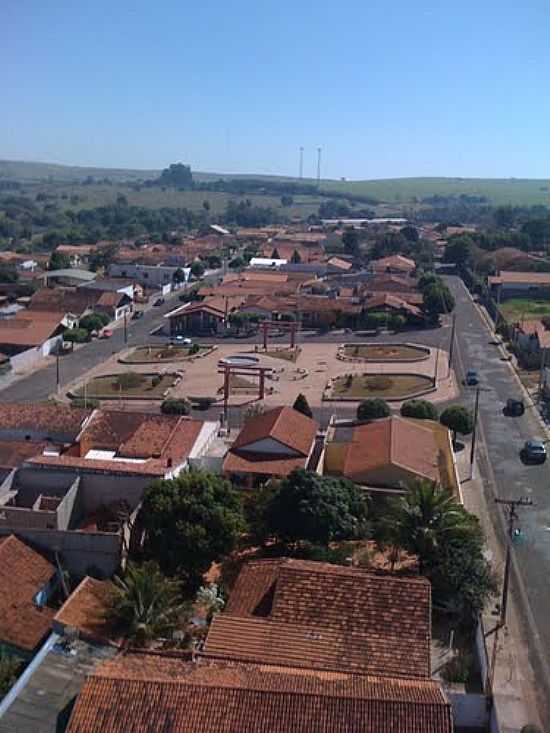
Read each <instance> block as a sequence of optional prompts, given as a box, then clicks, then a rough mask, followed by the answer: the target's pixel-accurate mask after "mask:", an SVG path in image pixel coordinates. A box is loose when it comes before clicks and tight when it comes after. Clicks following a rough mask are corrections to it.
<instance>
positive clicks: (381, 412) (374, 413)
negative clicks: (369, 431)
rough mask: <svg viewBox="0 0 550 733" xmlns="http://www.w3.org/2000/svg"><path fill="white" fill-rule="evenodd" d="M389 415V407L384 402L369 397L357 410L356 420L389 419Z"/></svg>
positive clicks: (378, 398)
mask: <svg viewBox="0 0 550 733" xmlns="http://www.w3.org/2000/svg"><path fill="white" fill-rule="evenodd" d="M390 415H391V410H390V406H389V405H388V403H387V402H386V400H383V399H381V398H380V397H371V398H369V399H368V400H363V402H361V404H360V405H359V406H358V408H357V419H358V420H378V419H379V418H381V417H389V416H390Z"/></svg>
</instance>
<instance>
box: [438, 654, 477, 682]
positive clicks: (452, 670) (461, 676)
mask: <svg viewBox="0 0 550 733" xmlns="http://www.w3.org/2000/svg"><path fill="white" fill-rule="evenodd" d="M471 666H472V657H471V655H470V654H464V653H462V654H457V655H456V656H455V657H453V658H452V659H450V660H449V661H448V662H447V664H446V665H445V666H444V667H443V669H442V670H441V676H442V677H443V679H444V680H445V681H446V682H460V683H463V684H464V683H466V682H468V680H469V679H470V669H471Z"/></svg>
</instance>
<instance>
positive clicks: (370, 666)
mask: <svg viewBox="0 0 550 733" xmlns="http://www.w3.org/2000/svg"><path fill="white" fill-rule="evenodd" d="M319 599H323V601H322V603H320V602H319ZM223 616H224V617H225V616H232V617H251V616H255V617H258V616H261V617H263V618H264V619H269V620H270V621H273V622H277V623H280V624H284V625H287V631H286V636H287V638H288V642H289V643H288V645H287V646H288V650H287V651H288V656H289V658H292V659H293V661H292V662H291V663H293V664H294V663H296V661H295V660H294V657H293V647H294V646H295V645H296V643H297V642H296V638H295V637H294V636H293V633H294V632H292V630H291V628H290V627H291V626H292V625H294V626H298V627H303V628H304V629H309V630H317V631H318V632H319V633H320V634H321V635H322V634H323V633H326V634H327V637H326V638H325V640H324V642H323V643H325V642H326V644H327V646H325V647H324V649H323V652H322V656H323V658H324V659H325V666H331V667H332V668H338V665H339V664H341V665H342V666H340V669H344V670H345V669H348V667H346V665H347V664H349V662H344V661H343V660H344V659H347V660H353V665H354V667H353V669H355V670H357V669H359V668H362V669H364V670H366V671H369V672H375V673H376V674H381V675H384V674H387V675H395V674H396V673H397V671H396V666H398V667H399V668H400V673H401V675H402V676H409V677H429V675H430V639H431V588H430V584H429V582H428V581H426V580H424V579H423V578H402V577H395V576H390V575H376V574H373V573H368V572H366V571H364V570H360V569H357V568H345V567H341V566H337V565H328V564H326V563H316V562H308V561H304V560H288V559H285V560H277V561H262V560H260V561H256V562H250V563H248V564H247V565H245V566H244V568H243V569H242V570H241V572H240V574H239V577H238V578H237V581H236V583H235V587H234V588H233V591H232V593H231V594H230V597H229V602H228V604H227V607H226V610H225V612H224V614H223ZM260 620H261V619H260ZM281 629H282V627H281ZM221 636H222V639H223V633H222V634H221ZM230 638H231V639H232V638H233V637H232V636H231V637H230ZM263 638H264V641H265V640H268V639H269V629H268V628H267V627H266V631H265V632H264V637H263ZM283 638H285V634H284V633H283V632H282V631H281V639H283ZM215 639H216V637H215ZM246 643H247V642H246V640H245V641H244V642H243V644H244V645H245V646H246ZM249 643H250V644H251V648H252V649H253V650H254V651H255V652H258V644H256V647H254V645H253V644H252V641H249ZM217 644H218V642H217V641H216V644H215V646H217ZM219 644H220V645H221V644H222V642H221V641H220V642H219ZM359 644H361V645H362V649H363V652H365V657H364V659H363V662H362V663H361V662H360V660H359V658H358V656H357V654H358V653H359V652H358V645H359ZM281 645H282V646H284V644H283V643H282V642H281ZM346 645H347V646H346ZM267 647H268V645H267V641H266V647H265V649H264V651H265V653H266V655H268V654H269V649H268V648H267ZM313 647H314V645H313V644H312V645H310V646H309V647H308V649H309V650H310V653H311V654H312V655H313V654H314V649H313ZM206 648H207V650H208V649H209V642H208V640H207V645H206ZM217 648H218V651H219V649H220V646H217ZM224 648H225V650H226V653H227V654H230V653H231V648H232V647H231V643H227V644H226V645H225V647H224ZM330 648H332V660H333V661H332V663H330V664H329V663H328V661H327V660H329V659H330V654H331V652H330ZM250 653H252V652H250ZM280 653H281V655H282V656H284V654H285V651H283V650H281V651H280ZM303 653H304V657H305V655H306V650H305V648H304V650H303ZM258 654H259V652H258ZM287 663H289V662H287ZM350 671H351V670H350Z"/></svg>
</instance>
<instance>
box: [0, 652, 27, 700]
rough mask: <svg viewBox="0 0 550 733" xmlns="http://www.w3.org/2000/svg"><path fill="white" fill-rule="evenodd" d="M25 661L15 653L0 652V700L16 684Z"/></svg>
mask: <svg viewBox="0 0 550 733" xmlns="http://www.w3.org/2000/svg"><path fill="white" fill-rule="evenodd" d="M24 666H25V663H24V662H23V661H22V660H21V659H19V657H16V656H15V655H13V654H7V653H6V652H4V651H2V652H0V700H1V699H2V698H3V697H4V695H6V694H7V693H8V692H9V690H10V688H11V687H12V686H13V685H14V684H15V682H16V681H17V678H18V677H19V675H20V674H21V672H22V671H23V667H24Z"/></svg>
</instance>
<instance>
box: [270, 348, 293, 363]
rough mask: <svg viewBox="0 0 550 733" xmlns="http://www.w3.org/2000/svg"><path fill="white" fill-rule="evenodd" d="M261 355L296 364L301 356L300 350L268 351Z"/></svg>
mask: <svg viewBox="0 0 550 733" xmlns="http://www.w3.org/2000/svg"><path fill="white" fill-rule="evenodd" d="M261 353H262V354H263V355H265V356H270V357H271V358H272V359H284V360H285V361H291V362H295V361H296V360H297V359H298V356H299V355H300V349H299V348H297V349H268V350H267V351H262V352H261Z"/></svg>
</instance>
